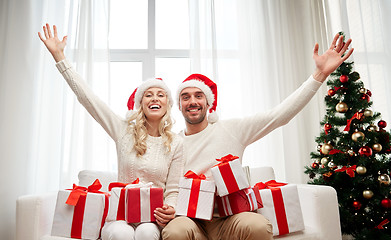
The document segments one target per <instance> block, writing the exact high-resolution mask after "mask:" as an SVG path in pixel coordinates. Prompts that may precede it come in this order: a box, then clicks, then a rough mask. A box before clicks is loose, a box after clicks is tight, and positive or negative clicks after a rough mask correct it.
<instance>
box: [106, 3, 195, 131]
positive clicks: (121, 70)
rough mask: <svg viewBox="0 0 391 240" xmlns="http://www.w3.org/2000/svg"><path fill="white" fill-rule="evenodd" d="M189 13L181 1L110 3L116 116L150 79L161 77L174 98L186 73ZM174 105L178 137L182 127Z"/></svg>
mask: <svg viewBox="0 0 391 240" xmlns="http://www.w3.org/2000/svg"><path fill="white" fill-rule="evenodd" d="M188 12H189V11H188V1H183V0H164V1H162V0H111V2H110V32H109V48H110V63H111V79H112V87H111V98H110V102H111V103H112V106H113V107H114V111H115V112H117V113H124V112H126V111H127V109H126V103H127V101H128V98H129V96H130V94H131V93H132V92H133V91H134V89H135V88H136V87H137V85H139V84H140V83H141V81H142V80H145V79H147V78H151V77H160V78H162V79H163V80H164V81H165V82H166V84H167V85H168V87H169V88H170V89H171V91H172V95H173V97H174V98H175V95H176V87H177V86H178V84H179V83H180V82H182V81H183V80H184V79H185V78H186V77H187V76H188V75H189V74H190V59H189V47H190V39H189V17H188ZM174 102H175V103H174V107H173V111H172V113H173V118H174V119H175V121H176V124H175V127H174V131H175V132H178V131H179V130H180V129H183V126H184V124H183V120H182V117H181V115H180V112H179V111H178V108H177V105H176V101H175V100H174ZM181 122H182V124H181Z"/></svg>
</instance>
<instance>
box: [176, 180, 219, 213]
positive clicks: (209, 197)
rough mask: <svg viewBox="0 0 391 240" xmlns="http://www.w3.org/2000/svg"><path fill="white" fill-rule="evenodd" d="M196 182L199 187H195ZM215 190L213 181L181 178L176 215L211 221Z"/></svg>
mask: <svg viewBox="0 0 391 240" xmlns="http://www.w3.org/2000/svg"><path fill="white" fill-rule="evenodd" d="M193 181H195V182H193ZM197 182H198V183H199V186H196V185H198V184H197ZM193 183H194V185H193ZM192 186H193V188H192ZM215 190H216V186H215V183H214V182H213V181H208V180H201V179H192V178H184V177H182V178H181V179H180V180H179V193H178V199H177V206H176V215H183V216H189V217H192V218H199V219H206V220H210V219H212V215H213V209H214V196H215Z"/></svg>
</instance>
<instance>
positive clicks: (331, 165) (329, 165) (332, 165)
mask: <svg viewBox="0 0 391 240" xmlns="http://www.w3.org/2000/svg"><path fill="white" fill-rule="evenodd" d="M327 166H328V167H329V168H335V167H336V165H335V163H334V162H333V161H330V162H329V163H328V164H327Z"/></svg>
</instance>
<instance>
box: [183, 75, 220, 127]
mask: <svg viewBox="0 0 391 240" xmlns="http://www.w3.org/2000/svg"><path fill="white" fill-rule="evenodd" d="M188 87H196V88H199V89H200V90H201V91H202V92H203V93H204V94H205V97H206V101H207V103H208V105H209V116H208V122H209V123H215V122H217V121H218V119H219V117H218V115H217V113H216V108H217V85H216V83H214V82H213V81H212V80H210V79H209V78H208V77H206V76H204V75H202V74H191V75H190V76H189V77H187V78H186V79H185V80H184V81H183V82H182V83H181V84H180V85H179V87H178V90H177V99H178V104H179V102H180V99H179V97H180V93H181V92H182V90H183V89H185V88H188Z"/></svg>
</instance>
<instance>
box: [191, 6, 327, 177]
mask: <svg viewBox="0 0 391 240" xmlns="http://www.w3.org/2000/svg"><path fill="white" fill-rule="evenodd" d="M190 2H191V3H192V5H191V6H190V17H191V29H192V33H193V34H194V36H192V38H191V40H192V41H193V42H192V61H193V65H192V71H193V72H202V73H204V74H206V75H208V76H210V77H211V78H212V79H213V80H215V81H216V82H217V84H218V88H219V99H218V109H219V111H220V118H221V119H225V118H234V117H243V116H248V115H252V114H254V113H257V112H262V111H266V110H268V109H270V108H272V107H274V106H276V105H277V104H278V103H280V102H281V101H282V100H284V99H285V98H286V97H287V96H288V95H289V94H290V93H292V92H293V91H294V90H295V89H297V88H298V87H299V86H300V85H301V84H302V83H303V82H304V81H305V80H306V79H307V78H308V77H309V76H310V74H312V71H313V69H314V66H313V62H312V50H313V46H314V44H315V43H316V42H319V44H320V47H321V49H320V51H323V50H324V49H326V48H327V45H328V44H327V36H328V34H327V33H326V31H325V28H326V26H325V23H324V20H323V3H322V1H305V0H301V1H257V0H254V1H236V0H230V1H227V0H224V1H222V0H215V1H213V0H210V1H190ZM320 92H322V90H320ZM323 92H324V90H323ZM318 95H319V94H317V96H316V97H315V100H314V101H311V102H310V103H309V104H308V106H307V107H306V108H305V109H304V110H303V112H301V113H300V114H299V115H298V116H297V117H296V118H295V119H293V120H292V121H291V122H290V123H289V124H288V125H287V126H284V127H283V128H280V129H277V130H275V131H274V132H273V133H271V134H269V135H268V136H266V137H265V138H263V139H262V140H260V141H258V142H256V143H254V144H252V145H251V146H249V147H248V148H247V150H246V152H245V155H244V157H243V164H244V165H249V166H253V167H254V166H265V165H267V166H273V167H274V169H275V172H276V175H277V177H278V179H279V180H288V181H290V182H304V181H305V180H304V174H303V169H304V167H303V166H304V165H305V164H308V160H309V152H310V151H312V150H314V149H315V147H316V146H314V144H315V143H314V137H315V135H316V134H318V133H319V132H318V130H319V119H320V116H321V115H322V107H323V106H322V105H321V104H319V99H320V98H319V96H318ZM317 100H318V101H317Z"/></svg>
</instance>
